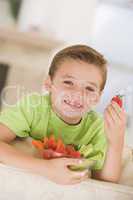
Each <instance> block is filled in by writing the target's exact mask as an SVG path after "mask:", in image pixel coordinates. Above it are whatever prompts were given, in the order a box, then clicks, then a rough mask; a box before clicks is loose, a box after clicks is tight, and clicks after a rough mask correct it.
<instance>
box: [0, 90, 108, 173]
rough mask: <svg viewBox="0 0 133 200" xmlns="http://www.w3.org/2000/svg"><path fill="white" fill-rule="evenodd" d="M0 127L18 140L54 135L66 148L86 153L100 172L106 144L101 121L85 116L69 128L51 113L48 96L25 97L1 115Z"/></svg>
mask: <svg viewBox="0 0 133 200" xmlns="http://www.w3.org/2000/svg"><path fill="white" fill-rule="evenodd" d="M0 123H2V124H5V125H6V126H7V127H8V128H10V129H11V130H12V131H13V132H14V133H15V134H16V135H17V136H19V137H28V136H30V137H32V138H34V139H42V138H44V137H45V136H48V135H49V134H50V133H53V134H54V135H55V137H56V138H57V137H58V136H61V138H62V139H63V141H64V143H65V144H74V145H75V147H76V148H77V149H78V150H80V149H85V151H84V152H86V153H85V155H84V156H85V157H86V158H89V159H93V160H96V164H95V166H94V167H93V169H94V170H98V169H102V167H103V164H104V160H105V155H106V150H107V140H106V136H105V133H104V122H103V119H102V117H101V116H100V115H99V114H98V113H96V112H94V111H90V112H88V113H87V114H86V115H85V116H84V117H83V118H82V120H81V122H80V123H79V124H77V125H68V124H66V123H65V122H64V121H63V120H61V119H60V118H59V117H58V116H57V115H56V114H55V113H54V112H53V110H52V109H51V102H50V96H49V95H37V94H32V95H29V96H26V97H24V98H23V99H22V100H21V101H19V102H18V103H17V104H16V105H15V106H12V107H11V108H7V109H5V110H4V111H2V112H1V115H0Z"/></svg>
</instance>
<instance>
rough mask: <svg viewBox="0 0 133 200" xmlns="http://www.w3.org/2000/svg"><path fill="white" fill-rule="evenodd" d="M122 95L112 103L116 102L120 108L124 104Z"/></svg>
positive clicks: (116, 97) (113, 99)
mask: <svg viewBox="0 0 133 200" xmlns="http://www.w3.org/2000/svg"><path fill="white" fill-rule="evenodd" d="M122 97H123V96H122V95H116V96H114V97H113V98H112V101H115V102H116V103H117V104H118V105H119V106H120V107H122V105H123V102H122Z"/></svg>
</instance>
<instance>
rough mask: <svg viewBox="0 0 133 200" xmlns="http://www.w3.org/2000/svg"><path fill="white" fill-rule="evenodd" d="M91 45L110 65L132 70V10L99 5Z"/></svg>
mask: <svg viewBox="0 0 133 200" xmlns="http://www.w3.org/2000/svg"><path fill="white" fill-rule="evenodd" d="M92 41H93V42H92V45H93V46H94V47H96V48H97V49H100V50H101V51H102V52H103V53H104V55H106V57H108V59H109V60H110V61H111V62H112V63H118V64H119V65H120V64H122V65H125V66H128V67H132V68H133V65H132V63H133V10H132V9H127V8H122V7H118V6H114V5H110V4H109V5H108V4H101V5H100V6H99V8H98V9H97V15H96V18H95V23H94V27H93V39H92Z"/></svg>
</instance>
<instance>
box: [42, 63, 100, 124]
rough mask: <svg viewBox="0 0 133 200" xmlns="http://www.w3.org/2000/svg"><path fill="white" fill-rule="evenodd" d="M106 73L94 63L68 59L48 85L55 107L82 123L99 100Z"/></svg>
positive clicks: (56, 110)
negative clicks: (84, 116) (83, 117)
mask: <svg viewBox="0 0 133 200" xmlns="http://www.w3.org/2000/svg"><path fill="white" fill-rule="evenodd" d="M101 84H102V76H101V73H100V70H99V69H98V68H97V67H96V66H95V65H93V64H88V63H85V62H82V61H80V62H79V61H74V60H68V61H64V62H63V63H62V64H61V65H60V66H59V68H58V69H57V71H56V72H55V75H54V77H53V80H51V79H50V77H48V78H47V80H46V82H45V85H46V88H47V89H48V90H49V92H50V94H51V102H52V108H53V110H54V111H55V112H56V113H57V114H58V115H59V116H60V117H61V118H62V119H63V120H64V121H65V122H67V123H70V124H74V123H78V122H79V121H80V120H81V118H82V116H83V115H84V114H85V113H86V112H88V111H89V110H90V109H91V108H92V107H93V106H94V105H95V104H96V103H97V102H98V101H99V98H100V95H101V91H100V87H101Z"/></svg>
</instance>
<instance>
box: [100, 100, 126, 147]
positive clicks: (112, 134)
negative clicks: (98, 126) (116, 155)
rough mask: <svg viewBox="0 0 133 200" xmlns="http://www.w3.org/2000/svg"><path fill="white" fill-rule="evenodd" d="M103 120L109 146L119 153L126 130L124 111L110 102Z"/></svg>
mask: <svg viewBox="0 0 133 200" xmlns="http://www.w3.org/2000/svg"><path fill="white" fill-rule="evenodd" d="M104 119H105V132H106V134H107V138H108V142H109V146H110V147H112V148H114V149H116V150H120V151H121V150H122V148H123V145H124V135H125V129H126V114H125V111H124V109H123V108H120V106H119V105H118V104H117V103H116V102H114V101H111V103H110V104H109V105H108V106H107V108H106V109H105V112H104Z"/></svg>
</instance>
